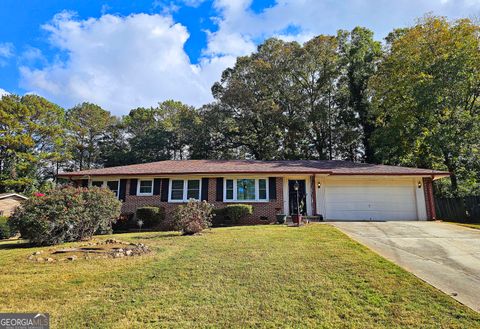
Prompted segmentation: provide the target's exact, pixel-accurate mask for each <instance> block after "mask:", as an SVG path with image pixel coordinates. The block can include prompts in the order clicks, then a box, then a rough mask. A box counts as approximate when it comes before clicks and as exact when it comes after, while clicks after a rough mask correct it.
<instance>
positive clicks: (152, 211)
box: [135, 207, 165, 228]
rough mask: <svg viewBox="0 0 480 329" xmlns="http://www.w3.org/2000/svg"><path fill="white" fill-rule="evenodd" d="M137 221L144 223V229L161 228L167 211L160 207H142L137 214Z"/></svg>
mask: <svg viewBox="0 0 480 329" xmlns="http://www.w3.org/2000/svg"><path fill="white" fill-rule="evenodd" d="M135 217H136V219H137V221H139V220H141V221H142V222H143V225H142V227H145V228H152V227H159V226H160V224H162V222H163V221H164V219H165V209H163V208H160V207H140V208H137V211H136V213H135Z"/></svg>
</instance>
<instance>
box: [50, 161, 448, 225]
mask: <svg viewBox="0 0 480 329" xmlns="http://www.w3.org/2000/svg"><path fill="white" fill-rule="evenodd" d="M448 175H449V173H448V172H444V171H435V170H430V169H419V168H407V167H397V166H385V165H372V164H364V163H353V162H347V161H337V160H332V161H320V160H318V161H317V160H295V161H254V160H171V161H159V162H152V163H145V164H136V165H129V166H119V167H110V168H102V169H91V170H84V171H77V172H69V173H62V174H60V175H59V177H60V178H66V179H69V180H71V181H73V182H74V183H75V184H77V185H79V186H84V187H89V186H100V187H106V188H110V189H111V190H112V191H113V192H114V193H115V194H116V195H117V197H118V198H119V199H120V200H122V201H123V206H122V213H125V214H129V213H134V212H135V210H136V208H137V207H139V206H159V207H163V208H165V210H166V215H167V216H170V214H171V212H172V210H173V209H174V208H175V207H176V206H178V205H180V204H184V203H185V202H187V200H188V199H190V198H193V199H199V200H206V201H208V202H210V203H212V204H214V205H215V207H223V206H225V205H226V204H231V203H246V204H251V205H252V206H253V209H254V211H253V214H252V215H251V216H250V217H248V218H246V219H245V220H244V221H243V222H242V223H241V224H260V223H271V222H274V221H275V217H276V216H275V215H276V214H280V213H283V214H287V215H289V214H295V213H296V212H297V211H299V212H301V213H302V214H304V215H309V216H312V215H322V216H323V218H324V219H326V220H429V219H434V218H435V208H434V204H433V192H432V181H433V180H435V179H439V178H442V177H447V176H448Z"/></svg>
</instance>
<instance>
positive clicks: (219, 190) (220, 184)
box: [217, 177, 223, 201]
mask: <svg viewBox="0 0 480 329" xmlns="http://www.w3.org/2000/svg"><path fill="white" fill-rule="evenodd" d="M217 201H223V177H218V178H217Z"/></svg>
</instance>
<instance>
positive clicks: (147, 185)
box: [140, 180, 152, 194]
mask: <svg viewBox="0 0 480 329" xmlns="http://www.w3.org/2000/svg"><path fill="white" fill-rule="evenodd" d="M140 193H143V194H150V193H152V181H151V180H141V181H140Z"/></svg>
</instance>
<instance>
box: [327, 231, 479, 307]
mask: <svg viewBox="0 0 480 329" xmlns="http://www.w3.org/2000/svg"><path fill="white" fill-rule="evenodd" d="M330 224H331V225H334V226H335V227H337V228H339V229H340V230H341V231H343V232H344V233H346V234H347V235H349V236H350V237H351V238H353V239H354V240H356V241H358V242H360V243H362V244H364V245H366V246H367V247H369V248H370V249H372V250H373V251H375V252H377V253H378V254H380V255H382V256H383V257H385V258H387V259H389V260H391V261H393V262H394V263H396V264H398V265H400V266H401V267H403V268H405V269H406V270H408V271H410V272H412V273H413V274H415V275H416V276H417V277H419V278H421V279H423V280H424V281H426V282H428V283H430V284H431V285H433V286H435V287H437V288H438V289H440V290H441V291H443V292H445V293H446V294H448V295H450V296H452V297H453V298H455V299H457V300H458V301H460V302H461V303H463V304H465V305H467V306H469V307H471V308H472V309H474V310H475V311H477V312H479V311H480V230H475V229H470V228H464V227H461V226H458V225H454V224H446V223H439V222H331V223H330Z"/></svg>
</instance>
